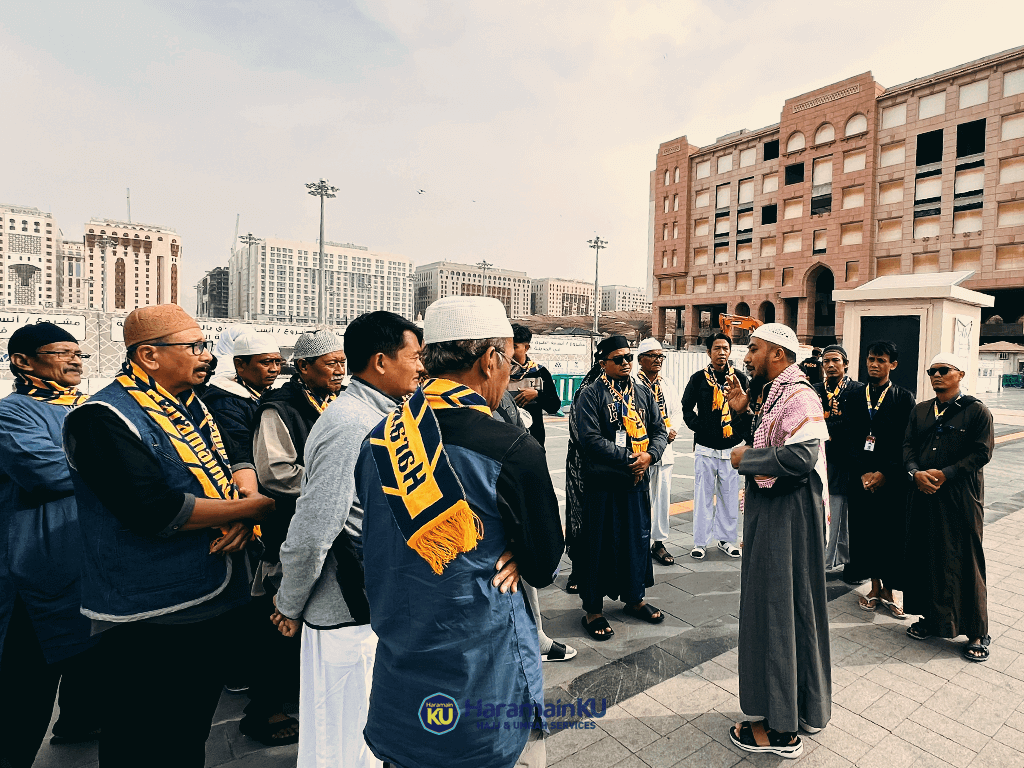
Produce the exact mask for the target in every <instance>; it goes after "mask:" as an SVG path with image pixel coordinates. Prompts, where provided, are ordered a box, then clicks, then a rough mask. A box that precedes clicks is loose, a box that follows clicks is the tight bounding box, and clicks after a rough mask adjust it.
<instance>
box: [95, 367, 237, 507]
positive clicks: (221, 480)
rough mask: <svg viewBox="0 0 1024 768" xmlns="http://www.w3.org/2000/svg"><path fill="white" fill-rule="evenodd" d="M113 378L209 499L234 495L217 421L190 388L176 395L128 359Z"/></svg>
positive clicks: (235, 490) (234, 490)
mask: <svg viewBox="0 0 1024 768" xmlns="http://www.w3.org/2000/svg"><path fill="white" fill-rule="evenodd" d="M115 381H116V382H117V383H118V384H120V385H121V386H122V387H124V389H125V391H126V392H128V394H129V395H131V396H132V398H133V399H134V400H135V402H136V403H138V404H139V406H140V407H141V408H142V410H144V411H145V412H146V415H147V416H149V418H151V419H152V420H153V421H155V422H156V424H157V426H158V427H160V429H161V430H163V432H164V434H165V435H167V437H168V439H169V440H170V441H171V445H173V446H174V450H175V452H176V453H177V454H178V458H179V459H181V461H182V463H183V464H184V465H185V466H186V467H187V468H188V471H189V472H191V473H192V475H193V476H194V477H195V478H196V480H198V481H199V485H200V486H202V489H203V494H204V496H205V497H206V498H208V499H237V498H239V494H238V488H237V487H235V484H234V483H233V482H231V476H230V471H231V470H230V466H231V465H230V463H229V462H228V458H227V452H226V451H225V450H224V443H223V441H222V440H221V437H220V430H219V429H218V428H217V422H215V421H214V420H213V417H212V416H210V412H209V411H208V410H206V406H205V405H204V404H203V401H202V400H200V399H199V398H198V397H196V393H195V392H193V391H192V390H191V389H190V390H188V391H186V392H185V393H183V394H182V396H181V397H180V398H178V397H175V396H174V395H172V394H171V393H170V392H168V391H167V390H166V389H164V388H163V387H161V386H160V385H159V384H157V383H156V381H155V380H154V379H153V378H152V377H151V376H150V375H149V374H147V373H146V372H145V371H144V370H142V369H141V368H140V367H139V366H137V365H136V364H135V363H134V362H132V361H131V360H127V361H125V364H124V367H123V368H122V369H121V375H120V376H118V377H117V378H116V379H115Z"/></svg>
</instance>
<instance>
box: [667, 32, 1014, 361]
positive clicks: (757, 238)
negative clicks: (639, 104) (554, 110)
mask: <svg viewBox="0 0 1024 768" xmlns="http://www.w3.org/2000/svg"><path fill="white" fill-rule="evenodd" d="M650 206H651V207H650V210H651V218H650V221H651V225H650V227H651V231H650V233H649V234H650V238H649V240H650V243H651V248H650V251H649V254H648V258H649V263H650V271H651V274H652V294H653V314H654V335H656V336H658V337H660V338H665V339H666V340H668V341H669V342H673V341H674V342H675V343H676V345H682V343H683V342H684V341H685V342H687V343H695V342H696V341H697V339H698V337H699V336H702V335H705V334H706V333H707V329H709V328H710V327H713V326H715V325H717V316H718V314H719V313H720V312H730V313H733V314H742V315H748V314H749V315H753V316H754V317H757V318H759V319H761V320H764V321H779V322H785V323H786V324H788V325H790V326H791V327H793V328H794V329H795V330H796V332H797V335H798V336H799V337H800V339H801V341H803V342H805V343H810V342H811V341H812V340H813V341H814V342H816V343H825V342H828V341H831V340H833V339H835V338H837V337H838V338H842V333H843V331H842V316H841V313H839V314H837V313H836V307H835V303H834V302H833V301H832V299H831V293H832V290H833V289H834V288H842V289H846V288H854V287H856V286H858V285H861V284H863V283H864V282H867V281H868V280H871V279H873V278H875V277H877V276H881V275H890V274H899V273H923V272H938V271H950V270H974V272H975V274H974V276H973V277H972V278H971V279H970V280H968V281H967V282H965V283H964V284H963V285H964V287H967V288H971V289H974V290H980V291H984V292H986V293H989V294H992V295H994V296H995V298H996V306H995V307H994V308H993V309H992V310H988V311H987V313H986V314H987V315H992V314H996V313H998V314H999V315H1001V316H1002V317H1003V318H1004V320H1005V322H1006V323H1012V321H1016V320H1018V318H1021V316H1024V46H1022V47H1020V48H1015V49H1012V50H1010V51H1005V52H1003V53H999V54H994V55H992V56H988V57H985V58H983V59H979V60H978V61H974V62H970V63H968V64H964V65H961V66H958V67H954V68H952V69H948V70H945V71H942V72H938V73H935V74H932V75H928V76H926V77H922V78H920V79H917V80H913V81H911V82H908V83H905V84H903V85H898V86H894V87H891V88H886V87H884V86H882V85H880V84H879V83H877V82H875V80H874V78H873V77H872V75H871V73H870V72H868V73H865V74H862V75H858V76H856V77H851V78H849V79H846V80H842V81H840V82H838V83H833V84H830V85H827V86H824V87H822V88H819V89H817V90H815V91H811V92H810V93H805V94H801V95H799V96H795V97H793V98H790V99H787V100H786V102H785V104H784V105H783V108H782V114H781V117H780V121H779V123H777V124H775V125H771V126H768V127H766V128H761V129H759V130H755V131H747V130H745V129H744V130H741V131H737V132H734V133H730V134H727V135H725V136H722V137H720V138H719V139H718V140H717V141H716V142H715V143H714V144H712V145H710V146H706V147H696V146H693V145H691V144H690V143H689V142H688V141H687V139H686V137H685V136H682V137H680V138H678V139H673V140H672V141H667V142H665V143H663V144H661V146H660V147H659V148H658V158H657V165H656V168H655V170H654V171H653V172H652V174H651V192H650ZM1011 327H1015V328H1017V329H1018V330H1017V333H1021V331H1020V328H1021V325H1020V323H1019V322H1018V323H1017V324H1016V325H1015V326H1012V325H1011Z"/></svg>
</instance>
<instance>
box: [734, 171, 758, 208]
mask: <svg viewBox="0 0 1024 768" xmlns="http://www.w3.org/2000/svg"><path fill="white" fill-rule="evenodd" d="M753 201H754V179H753V177H751V178H749V179H740V184H739V192H738V198H737V200H736V202H737V203H738V204H739V205H743V204H744V203H752V202H753Z"/></svg>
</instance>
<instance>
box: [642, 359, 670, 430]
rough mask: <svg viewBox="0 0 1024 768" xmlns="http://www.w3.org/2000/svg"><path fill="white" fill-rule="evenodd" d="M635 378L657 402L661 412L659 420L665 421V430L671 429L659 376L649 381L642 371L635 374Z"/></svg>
mask: <svg viewBox="0 0 1024 768" xmlns="http://www.w3.org/2000/svg"><path fill="white" fill-rule="evenodd" d="M637 378H638V379H640V381H641V383H643V384H644V386H646V387H647V388H648V389H649V390H651V392H653V393H654V397H655V398H656V399H657V401H658V410H660V411H661V418H662V419H663V420H664V421H665V429H672V420H671V419H669V417H668V403H667V402H665V392H664V390H663V389H662V388H661V376H659V377H658V378H656V379H655V380H654V381H651V380H650V379H649V378H648V377H647V374H646V373H644V372H643V371H640V373H638V374H637Z"/></svg>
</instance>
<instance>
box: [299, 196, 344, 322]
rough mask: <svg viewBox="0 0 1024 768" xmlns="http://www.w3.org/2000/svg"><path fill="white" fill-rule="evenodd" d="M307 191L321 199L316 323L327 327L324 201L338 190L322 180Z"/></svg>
mask: <svg viewBox="0 0 1024 768" xmlns="http://www.w3.org/2000/svg"><path fill="white" fill-rule="evenodd" d="M306 189H308V190H309V194H311V195H313V196H314V197H319V198H320V278H319V280H318V282H319V285H317V292H316V294H317V295H316V299H317V301H316V321H317V324H318V325H327V293H326V291H325V290H324V286H325V284H326V282H327V269H326V267H325V266H324V199H325V198H328V197H337V195H335V194H334V193H335V192H337V191H338V188H337V187H332V186H331V185H330V184H328V183H327V179H320V181H318V182H316V183H315V184H307V185H306Z"/></svg>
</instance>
